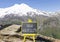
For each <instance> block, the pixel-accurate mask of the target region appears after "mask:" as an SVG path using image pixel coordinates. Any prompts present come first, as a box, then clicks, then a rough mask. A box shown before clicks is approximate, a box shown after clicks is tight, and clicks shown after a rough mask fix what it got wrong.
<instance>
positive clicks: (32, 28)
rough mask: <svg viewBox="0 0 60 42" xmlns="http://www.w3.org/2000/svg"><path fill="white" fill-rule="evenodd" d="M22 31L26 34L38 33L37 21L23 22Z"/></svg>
mask: <svg viewBox="0 0 60 42" xmlns="http://www.w3.org/2000/svg"><path fill="white" fill-rule="evenodd" d="M22 33H23V34H24V33H25V34H36V33H37V23H23V25H22Z"/></svg>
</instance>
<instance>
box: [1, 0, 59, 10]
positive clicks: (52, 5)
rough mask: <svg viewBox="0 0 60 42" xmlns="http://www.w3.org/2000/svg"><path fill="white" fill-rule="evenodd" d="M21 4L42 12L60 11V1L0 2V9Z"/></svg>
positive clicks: (13, 0)
mask: <svg viewBox="0 0 60 42" xmlns="http://www.w3.org/2000/svg"><path fill="white" fill-rule="evenodd" d="M21 3H25V4H27V5H29V6H31V7H32V8H36V9H39V10H43V11H57V10H60V0H0V8H6V7H10V6H13V5H14V4H21Z"/></svg>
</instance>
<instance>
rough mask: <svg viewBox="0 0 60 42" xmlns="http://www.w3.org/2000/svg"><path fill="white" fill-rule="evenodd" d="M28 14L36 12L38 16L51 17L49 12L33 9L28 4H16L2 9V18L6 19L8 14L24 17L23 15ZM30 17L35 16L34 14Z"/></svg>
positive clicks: (0, 13)
mask: <svg viewBox="0 0 60 42" xmlns="http://www.w3.org/2000/svg"><path fill="white" fill-rule="evenodd" d="M27 12H35V13H36V15H45V16H49V15H50V14H48V13H47V12H44V11H40V10H37V9H34V8H31V7H30V6H28V5H27V4H24V3H22V4H15V5H13V6H11V7H8V8H0V17H4V16H5V15H7V14H17V15H20V16H23V15H27ZM30 15H34V13H32V14H30Z"/></svg>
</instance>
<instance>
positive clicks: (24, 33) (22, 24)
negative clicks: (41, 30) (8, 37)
mask: <svg viewBox="0 0 60 42" xmlns="http://www.w3.org/2000/svg"><path fill="white" fill-rule="evenodd" d="M24 23H29V22H23V23H22V25H23V24H24ZM32 23H36V24H37V22H32ZM36 27H37V26H36ZM21 32H22V28H21ZM22 34H30V33H22ZM31 34H37V28H36V33H31Z"/></svg>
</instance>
